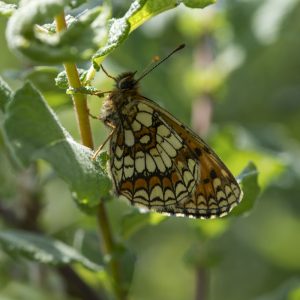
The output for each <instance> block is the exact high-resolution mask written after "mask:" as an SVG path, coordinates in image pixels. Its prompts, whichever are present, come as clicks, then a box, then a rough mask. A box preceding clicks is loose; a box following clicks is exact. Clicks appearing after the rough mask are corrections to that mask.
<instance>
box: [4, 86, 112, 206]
mask: <svg viewBox="0 0 300 300" xmlns="http://www.w3.org/2000/svg"><path fill="white" fill-rule="evenodd" d="M3 127H4V128H3V129H4V136H5V141H6V143H7V145H8V147H9V149H10V150H11V153H12V157H14V158H15V160H16V161H17V162H18V163H19V165H21V166H27V165H28V164H30V162H32V161H35V160H37V159H44V160H45V161H47V162H48V163H49V164H50V165H52V167H53V168H54V170H55V171H56V172H57V173H58V175H59V176H60V177H62V178H63V179H64V180H65V181H66V182H67V183H68V184H69V185H70V189H71V190H72V192H73V195H74V196H75V198H76V200H77V202H78V204H79V205H81V206H82V207H85V208H89V207H90V208H92V207H93V206H95V205H97V204H98V203H99V199H100V198H101V197H107V195H108V193H109V190H110V187H111V183H110V180H109V179H108V177H107V176H106V171H105V170H104V169H102V168H101V167H100V165H99V163H98V160H97V161H96V162H95V161H93V160H92V159H91V156H92V151H91V150H90V149H88V148H87V147H84V146H82V145H80V144H78V143H76V142H75V141H74V140H73V139H72V137H71V136H70V135H69V134H68V132H67V131H66V130H65V129H64V128H63V127H62V126H61V125H60V123H59V122H58V120H57V118H56V116H55V115H54V113H53V111H52V110H51V109H50V108H49V107H48V105H47V104H46V102H45V100H44V99H43V98H42V96H41V95H40V94H39V92H38V91H37V90H36V89H35V88H34V87H33V86H32V85H31V84H29V83H27V84H25V85H24V87H22V88H21V89H19V90H18V91H17V92H16V93H15V95H14V97H13V99H12V101H10V103H9V105H7V111H6V114H5V119H4V125H3Z"/></svg>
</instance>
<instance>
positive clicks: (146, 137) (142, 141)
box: [140, 134, 150, 144]
mask: <svg viewBox="0 0 300 300" xmlns="http://www.w3.org/2000/svg"><path fill="white" fill-rule="evenodd" d="M149 141H150V136H149V135H148V134H145V135H143V136H142V137H141V138H140V142H141V143H142V144H147V143H149Z"/></svg>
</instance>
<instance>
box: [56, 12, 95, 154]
mask: <svg viewBox="0 0 300 300" xmlns="http://www.w3.org/2000/svg"><path fill="white" fill-rule="evenodd" d="M55 22H56V28H57V32H61V31H63V30H65V29H66V28H67V24H66V20H65V15H64V13H62V14H60V15H57V16H56V17H55ZM64 68H65V71H66V74H67V78H68V82H69V86H70V87H71V88H74V89H79V88H80V87H81V86H82V85H81V82H80V78H79V74H78V70H77V67H76V65H75V64H74V63H69V62H65V63H64ZM72 99H73V103H74V108H75V112H76V116H77V122H78V128H79V132H80V136H81V141H82V144H83V145H85V146H87V147H89V148H91V149H93V148H94V143H93V137H92V131H91V126H90V120H89V114H88V107H87V99H86V95H84V94H75V95H72Z"/></svg>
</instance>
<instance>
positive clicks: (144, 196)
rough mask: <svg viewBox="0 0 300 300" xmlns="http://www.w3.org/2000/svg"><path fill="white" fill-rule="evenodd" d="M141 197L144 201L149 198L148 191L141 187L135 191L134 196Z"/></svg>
mask: <svg viewBox="0 0 300 300" xmlns="http://www.w3.org/2000/svg"><path fill="white" fill-rule="evenodd" d="M138 197H141V198H142V199H143V200H144V201H145V200H149V197H148V193H147V191H146V190H144V189H139V190H137V191H136V192H135V193H134V198H138Z"/></svg>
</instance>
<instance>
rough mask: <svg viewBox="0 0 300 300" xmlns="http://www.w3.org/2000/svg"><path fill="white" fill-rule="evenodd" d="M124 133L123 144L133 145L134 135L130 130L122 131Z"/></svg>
mask: <svg viewBox="0 0 300 300" xmlns="http://www.w3.org/2000/svg"><path fill="white" fill-rule="evenodd" d="M124 135H125V144H126V145H127V146H129V147H131V146H133V145H134V135H133V132H132V131H131V130H125V131H124Z"/></svg>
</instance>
